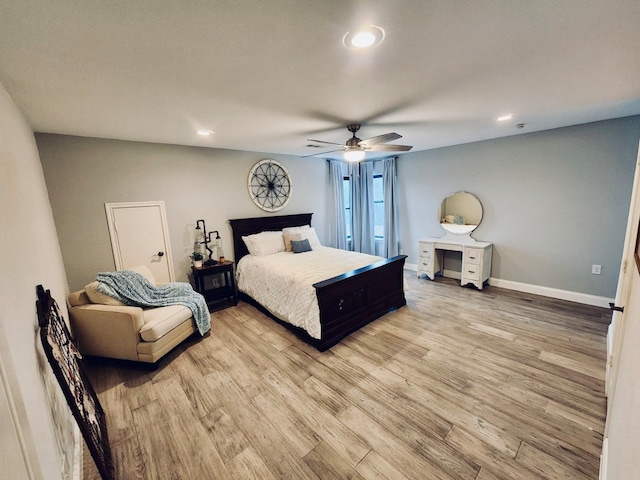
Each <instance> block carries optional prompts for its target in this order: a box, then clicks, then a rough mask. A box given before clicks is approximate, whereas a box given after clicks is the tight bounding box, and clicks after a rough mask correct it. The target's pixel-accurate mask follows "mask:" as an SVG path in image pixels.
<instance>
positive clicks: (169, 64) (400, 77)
mask: <svg viewBox="0 0 640 480" xmlns="http://www.w3.org/2000/svg"><path fill="white" fill-rule="evenodd" d="M361 24H376V25H379V26H381V27H382V28H384V29H385V31H386V38H385V40H384V42H383V43H382V44H381V45H379V46H377V47H375V48H374V49H373V50H370V51H352V50H349V49H347V48H345V47H344V46H343V44H342V38H343V36H344V35H345V33H346V32H347V31H349V30H352V29H354V28H355V27H356V26H358V25H361ZM0 82H1V83H2V84H3V85H4V87H5V89H6V90H7V91H8V92H9V94H10V95H11V97H12V98H13V100H14V101H15V102H16V104H17V105H18V107H19V108H20V109H21V110H22V111H23V112H24V114H25V116H26V118H27V120H28V121H29V123H30V124H31V126H32V127H33V129H34V130H35V131H37V132H50V133H62V134H70V135H81V136H91V137H103V138H116V139H125V140H137V141H147V142H158V143H171V144H179V145H197V146H206V147H215V148H228V149H237V150H249V151H258V152H265V153H278V154H291V155H298V156H302V155H309V154H312V153H318V152H323V151H325V150H326V149H313V148H310V147H307V146H306V145H307V144H308V143H309V142H308V141H307V139H308V138H314V139H321V140H326V141H331V142H337V143H343V142H345V141H346V140H347V138H348V137H349V136H350V134H349V132H348V131H347V130H346V128H345V125H346V124H347V123H352V122H358V123H362V124H363V127H362V129H361V130H360V132H358V136H359V137H360V138H363V139H364V138H368V137H371V136H374V135H379V134H382V133H387V132H397V133H399V134H401V135H403V138H402V139H400V140H396V141H395V142H393V143H398V144H408V145H413V146H414V149H413V151H417V150H425V149H431V148H435V147H441V146H446V145H453V144H459V143H466V142H472V141H476V140H482V139H488V138H496V137H502V136H507V135H514V134H518V133H526V132H532V131H537V130H545V129H549V128H555V127H561V126H566V125H574V124H579V123H585V122H591V121H596V120H602V119H607V118H615V117H623V116H628V115H634V114H640V1H638V0H485V1H480V0H478V1H470V0H422V1H419V0H404V1H403V0H396V1H390V0H379V1H372V0H362V1H358V0H316V1H311V0H262V1H261V0H233V1H215V0H208V1H205V0H200V1H198V0H173V1H167V0H155V1H151V0H149V1H139V0H137V1H131V0H110V1H86V0H59V1H55V2H48V1H47V2H43V1H42V0H0ZM503 113H514V114H515V115H516V116H515V118H514V119H513V120H512V121H510V122H506V123H505V124H497V123H496V122H495V121H494V120H493V119H494V117H496V116H497V115H499V114H503ZM518 123H525V124H526V125H525V127H524V128H523V129H517V128H516V124H518ZM198 128H206V129H211V130H214V131H215V134H214V135H213V136H212V137H210V138H203V137H200V136H198V135H196V129H198Z"/></svg>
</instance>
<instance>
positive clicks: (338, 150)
mask: <svg viewBox="0 0 640 480" xmlns="http://www.w3.org/2000/svg"><path fill="white" fill-rule="evenodd" d="M336 145H338V144H336ZM342 150H343V149H342V148H339V149H337V150H329V151H328V152H318V153H312V154H311V155H302V156H301V157H300V158H308V157H316V156H318V155H326V154H327V153H333V152H341V151H342Z"/></svg>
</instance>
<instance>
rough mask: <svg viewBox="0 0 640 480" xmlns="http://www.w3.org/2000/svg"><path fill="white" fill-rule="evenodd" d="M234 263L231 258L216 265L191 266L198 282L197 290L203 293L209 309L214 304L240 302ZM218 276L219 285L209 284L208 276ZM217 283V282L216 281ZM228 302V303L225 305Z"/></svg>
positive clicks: (221, 304) (229, 304)
mask: <svg viewBox="0 0 640 480" xmlns="http://www.w3.org/2000/svg"><path fill="white" fill-rule="evenodd" d="M233 265H234V263H233V262H232V261H229V260H225V261H224V262H218V263H216V264H215V265H209V266H207V265H204V266H202V267H197V268H196V267H193V266H192V267H191V272H192V273H193V279H194V281H195V284H196V292H198V293H200V294H202V296H204V298H205V300H206V301H207V305H208V306H209V310H211V308H212V307H214V306H223V307H224V306H231V305H237V304H238V288H237V287H236V276H235V271H234V268H233ZM212 276H217V277H219V281H220V282H221V283H220V284H219V286H214V287H211V286H207V282H206V278H207V277H212ZM216 283H217V282H216ZM225 304H226V305H225Z"/></svg>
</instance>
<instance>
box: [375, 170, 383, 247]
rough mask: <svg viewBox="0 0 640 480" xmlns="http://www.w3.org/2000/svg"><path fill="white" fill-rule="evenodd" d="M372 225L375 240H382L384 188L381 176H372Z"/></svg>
mask: <svg viewBox="0 0 640 480" xmlns="http://www.w3.org/2000/svg"><path fill="white" fill-rule="evenodd" d="M373 224H374V231H375V237H376V240H383V239H384V187H383V184H382V175H374V176H373Z"/></svg>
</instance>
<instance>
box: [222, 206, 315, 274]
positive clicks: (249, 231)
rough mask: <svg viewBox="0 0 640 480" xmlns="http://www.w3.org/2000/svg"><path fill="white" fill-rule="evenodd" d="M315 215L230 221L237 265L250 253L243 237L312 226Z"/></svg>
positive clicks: (306, 214) (303, 214) (302, 214)
mask: <svg viewBox="0 0 640 480" xmlns="http://www.w3.org/2000/svg"><path fill="white" fill-rule="evenodd" d="M312 215H313V213H298V214H295V215H278V216H272V217H254V218H237V219H234V220H229V223H230V224H231V229H232V230H233V250H234V260H235V262H236V264H237V263H238V262H239V261H240V259H241V258H242V257H244V256H245V255H247V254H248V253H249V251H248V250H247V246H246V245H245V244H244V242H243V241H242V237H243V236H247V235H253V234H254V233H260V232H275V231H278V230H282V229H283V228H285V227H300V226H302V225H311V216H312Z"/></svg>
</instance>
